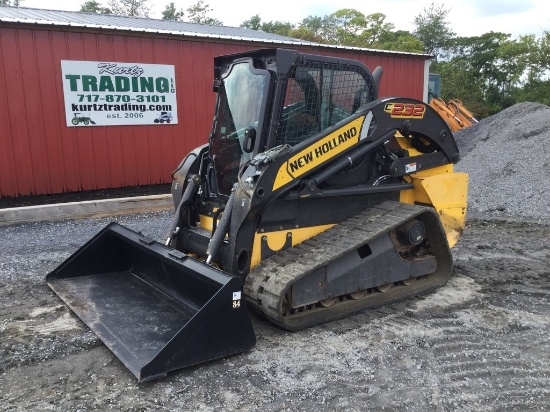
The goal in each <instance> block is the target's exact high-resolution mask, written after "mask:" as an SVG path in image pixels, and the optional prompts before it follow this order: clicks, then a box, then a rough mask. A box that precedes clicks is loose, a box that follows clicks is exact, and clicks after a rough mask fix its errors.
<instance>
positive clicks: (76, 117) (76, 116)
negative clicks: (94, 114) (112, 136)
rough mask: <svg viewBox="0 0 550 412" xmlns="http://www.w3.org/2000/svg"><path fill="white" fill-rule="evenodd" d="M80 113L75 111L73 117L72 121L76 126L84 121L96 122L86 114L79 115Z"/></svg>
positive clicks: (85, 122) (87, 123) (87, 122)
mask: <svg viewBox="0 0 550 412" xmlns="http://www.w3.org/2000/svg"><path fill="white" fill-rule="evenodd" d="M79 115H80V113H75V114H74V117H73V119H72V120H71V123H72V124H74V125H75V126H78V125H79V124H80V123H84V124H85V125H89V124H90V123H91V124H95V122H94V121H93V120H92V119H90V118H89V117H86V116H79Z"/></svg>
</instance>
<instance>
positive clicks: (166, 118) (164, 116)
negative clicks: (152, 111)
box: [155, 112, 173, 123]
mask: <svg viewBox="0 0 550 412" xmlns="http://www.w3.org/2000/svg"><path fill="white" fill-rule="evenodd" d="M172 120H173V118H172V112H160V114H159V116H158V117H157V118H156V119H155V123H170V122H171V121H172Z"/></svg>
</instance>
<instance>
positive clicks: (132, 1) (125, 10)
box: [109, 0, 149, 17]
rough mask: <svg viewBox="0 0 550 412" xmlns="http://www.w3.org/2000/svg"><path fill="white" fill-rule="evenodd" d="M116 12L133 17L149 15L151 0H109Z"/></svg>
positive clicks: (113, 10)
mask: <svg viewBox="0 0 550 412" xmlns="http://www.w3.org/2000/svg"><path fill="white" fill-rule="evenodd" d="M109 6H110V8H111V10H112V12H113V13H114V14H120V15H123V16H131V17H149V0H109Z"/></svg>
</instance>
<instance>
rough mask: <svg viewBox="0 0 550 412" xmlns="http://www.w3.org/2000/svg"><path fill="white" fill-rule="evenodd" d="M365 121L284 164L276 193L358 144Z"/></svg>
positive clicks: (360, 119)
mask: <svg viewBox="0 0 550 412" xmlns="http://www.w3.org/2000/svg"><path fill="white" fill-rule="evenodd" d="M364 120H365V116H361V117H359V118H357V119H355V120H353V121H351V122H349V123H347V124H346V125H345V126H343V127H341V128H339V129H338V130H336V131H334V132H333V133H331V134H329V135H328V136H326V137H324V138H323V139H321V140H319V141H318V142H315V143H314V144H313V145H311V146H308V147H306V148H305V149H303V150H301V151H300V152H298V153H296V154H295V155H294V156H293V157H291V158H290V159H289V160H288V161H287V162H285V163H284V164H282V165H281V167H280V168H279V170H278V171H277V176H275V181H274V182H273V189H272V190H273V191H275V190H277V189H279V188H280V187H283V186H284V185H286V184H288V183H290V182H292V181H294V180H295V179H296V178H298V177H300V176H302V175H303V174H304V173H306V172H308V171H310V170H311V169H313V168H314V167H316V166H319V165H320V164H322V163H324V162H326V161H328V160H330V159H332V158H333V157H334V156H336V155H338V154H339V153H342V152H343V151H344V150H347V149H349V148H350V147H352V146H353V145H355V144H357V142H358V141H359V139H360V134H361V127H362V125H363V121H364Z"/></svg>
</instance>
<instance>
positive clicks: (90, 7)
mask: <svg viewBox="0 0 550 412" xmlns="http://www.w3.org/2000/svg"><path fill="white" fill-rule="evenodd" d="M80 11H85V12H88V13H98V14H111V13H112V11H111V9H110V8H108V7H102V6H101V4H100V3H99V2H97V1H94V0H91V1H87V2H85V3H84V4H81V5H80Z"/></svg>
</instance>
